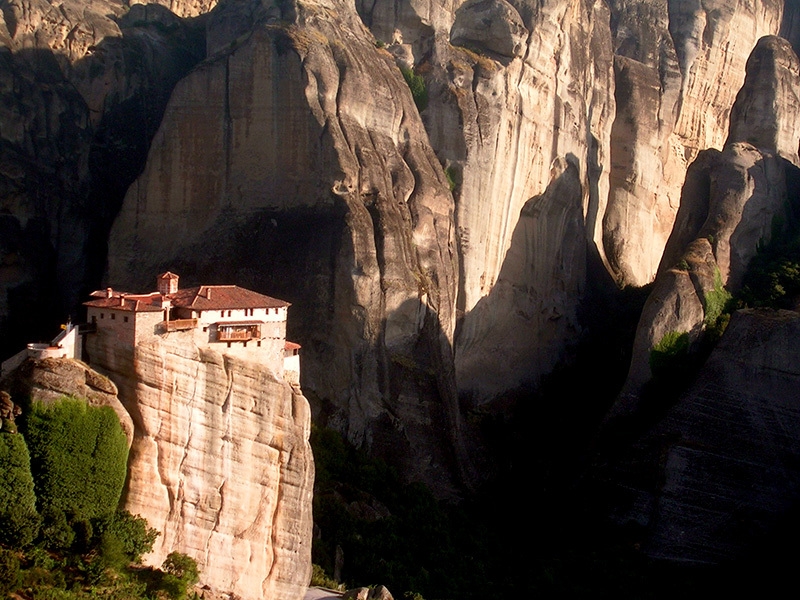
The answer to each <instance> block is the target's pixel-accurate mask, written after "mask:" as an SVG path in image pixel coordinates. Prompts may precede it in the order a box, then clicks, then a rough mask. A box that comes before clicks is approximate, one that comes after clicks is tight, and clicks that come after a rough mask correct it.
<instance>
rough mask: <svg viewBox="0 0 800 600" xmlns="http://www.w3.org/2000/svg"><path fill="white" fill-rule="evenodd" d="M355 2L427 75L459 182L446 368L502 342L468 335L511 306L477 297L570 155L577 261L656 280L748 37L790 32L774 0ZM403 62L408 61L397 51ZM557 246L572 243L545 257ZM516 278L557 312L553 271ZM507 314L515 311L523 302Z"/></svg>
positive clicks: (628, 280)
mask: <svg viewBox="0 0 800 600" xmlns="http://www.w3.org/2000/svg"><path fill="white" fill-rule="evenodd" d="M357 8H358V9H359V12H360V14H361V15H362V17H363V19H364V22H365V23H366V24H367V25H368V26H369V27H370V29H371V31H372V32H373V33H374V34H375V36H376V38H378V39H380V40H382V41H384V42H386V43H387V44H389V46H388V48H389V49H390V51H393V52H394V51H395V49H399V48H400V47H407V48H410V50H411V52H412V54H413V57H412V58H413V60H414V61H415V63H416V69H417V71H418V72H419V73H422V74H423V75H424V77H425V79H426V82H427V85H428V92H429V97H430V100H429V102H428V105H427V108H425V110H423V111H422V113H421V114H422V117H423V120H424V122H425V125H426V129H427V131H428V134H429V136H430V139H431V143H432V145H433V148H434V150H435V151H436V153H437V156H438V157H439V159H440V161H441V162H442V164H443V165H445V167H446V168H447V172H448V176H449V178H450V180H451V181H453V183H454V184H455V191H454V194H455V199H456V212H455V215H456V225H457V228H458V242H459V250H460V254H461V265H460V269H461V278H460V280H459V292H458V299H457V307H458V309H459V311H463V314H464V326H463V327H461V328H460V329H459V331H460V332H463V333H464V335H466V336H468V338H465V339H464V340H463V341H462V342H458V343H457V349H456V363H457V365H458V364H459V361H460V359H459V356H458V354H459V352H460V350H459V347H469V348H470V353H471V352H474V351H477V352H478V353H479V354H480V353H485V354H486V355H491V354H492V353H493V352H494V350H493V348H494V349H495V350H496V349H497V347H496V345H495V346H493V345H492V344H493V342H492V341H491V340H490V339H489V338H487V339H486V341H485V347H483V348H480V346H481V343H482V342H481V341H480V340H479V338H477V337H476V332H478V331H481V330H482V329H486V328H488V327H486V326H485V323H484V325H481V324H479V323H480V322H483V321H485V322H486V323H488V322H491V323H494V324H495V325H497V324H498V323H499V322H504V321H507V322H506V323H505V324H506V325H509V326H510V325H511V323H512V322H513V320H514V317H513V316H508V315H515V314H517V313H516V312H515V310H505V311H504V313H503V314H497V315H492V316H491V317H489V320H488V321H487V320H486V318H487V315H488V313H487V311H486V308H485V305H482V304H481V298H484V297H488V296H490V295H491V293H492V291H493V289H494V287H495V286H496V285H497V284H498V281H499V278H500V273H501V272H502V270H503V269H505V268H506V267H505V261H506V260H507V254H513V253H511V251H510V248H511V246H512V240H513V234H514V232H515V231H516V230H517V225H518V223H520V219H521V218H522V217H521V215H522V213H523V210H522V209H523V206H524V205H525V203H526V202H528V201H529V200H530V199H531V198H533V197H535V196H537V195H539V194H542V193H543V192H544V190H545V189H546V188H547V186H548V185H549V184H550V182H551V180H552V179H551V174H550V171H551V167H552V166H553V165H554V164H556V163H557V162H558V161H560V160H563V159H566V158H567V157H570V156H571V157H572V160H574V162H575V163H576V165H577V166H578V171H579V179H580V183H581V186H582V191H581V194H582V211H583V227H584V230H585V237H586V238H587V239H588V241H589V244H590V253H589V254H588V256H590V257H592V258H597V259H599V261H600V262H602V263H603V264H604V265H605V268H606V269H607V270H608V271H609V272H610V274H611V275H612V277H613V278H614V279H615V280H616V281H617V283H618V284H619V285H642V284H645V283H648V282H650V281H652V280H653V278H654V277H655V274H656V271H657V268H658V265H659V263H660V260H661V256H662V253H663V251H664V248H665V245H666V242H667V239H668V237H669V234H670V232H671V231H672V225H673V222H674V220H675V217H676V214H677V210H678V206H679V204H680V195H681V189H682V185H683V182H684V178H685V175H686V170H687V168H688V165H689V164H691V162H692V161H693V160H694V159H695V157H696V156H697V154H698V152H699V151H700V150H702V149H705V148H714V147H715V148H719V149H721V148H722V146H723V144H724V142H725V140H726V135H727V131H728V115H729V113H730V109H731V106H732V104H733V102H734V99H735V97H736V94H737V92H738V91H739V89H740V88H741V87H742V84H743V81H744V76H745V62H746V60H747V58H748V56H749V54H750V52H751V50H752V49H753V47H754V46H755V45H756V42H757V40H758V39H759V38H760V37H761V36H763V35H766V34H775V33H777V32H778V31H779V30H780V29H781V27H782V26H783V28H784V29H787V28H788V27H789V25H788V24H787V23H788V22H787V21H786V20H785V19H783V17H784V7H783V2H781V1H778V0H775V1H772V2H767V3H764V2H737V3H734V4H731V3H724V2H703V3H700V2H681V1H669V2H668V1H666V0H664V1H659V2H637V1H624V0H619V1H612V2H608V3H606V2H584V3H562V2H556V1H551V2H538V3H531V2H503V1H500V0H497V1H488V0H487V1H482V2H465V3H460V4H459V5H458V6H454V7H452V8H453V9H454V10H452V11H451V13H450V14H451V15H452V16H451V17H450V18H446V17H445V16H443V14H445V13H447V9H448V8H450V7H449V5H445V4H442V3H411V4H408V3H400V2H381V1H377V2H373V3H366V2H362V3H358V4H357ZM501 32H502V33H501ZM501 38H502V40H503V43H500V39H501ZM397 54H398V56H399V55H400V54H399V52H397ZM402 60H403V64H406V63H407V61H408V54H407V53H405V54H403V59H402ZM562 250H563V251H564V252H565V253H569V250H568V249H562V248H551V249H550V252H553V253H558V252H562ZM511 260H516V258H515V257H514V256H511ZM534 263H535V260H534V259H532V258H531V259H529V264H534ZM524 277H535V278H536V280H537V281H538V285H540V286H543V287H539V288H537V290H536V294H537V295H538V296H539V297H540V298H541V299H542V300H541V301H542V302H543V304H545V305H547V306H548V310H556V311H557V310H558V306H559V302H560V301H559V299H558V297H557V295H554V294H552V290H555V289H556V288H557V286H558V279H559V276H555V277H553V278H551V279H550V280H549V281H548V282H547V283H546V284H545V283H544V282H543V280H542V278H541V274H537V275H535V276H532V275H525V276H524ZM506 281H507V282H508V279H506ZM517 283H518V284H519V285H520V286H522V285H523V284H524V279H523V280H520V281H519V282H517ZM548 294H551V295H550V296H548ZM476 307H480V309H479V310H478V311H477V313H476V314H471V311H474V310H475V309H476ZM514 308H515V309H517V310H518V311H519V313H525V312H526V308H525V302H524V301H523V302H522V304H520V305H518V306H517V305H514ZM544 313H547V310H545V311H544ZM459 314H462V313H461V312H459ZM507 316H508V317H507ZM545 318H546V317H542V318H541V319H545ZM536 321H537V323H540V322H541V321H540V320H536ZM538 327H539V325H538V324H531V329H530V333H531V335H530V336H529V342H528V344H529V348H527V349H526V350H525V352H528V353H529V355H534V354H536V353H537V352H542V351H543V349H542V348H539V347H537V345H538V343H539V341H538V338H537V336H536V335H535V334H534V333H533V332H535V331H536V330H537V328H538ZM573 333H574V332H573ZM459 344H460V346H459ZM545 345H546V346H547V347H548V351H547V355H548V356H549V357H552V358H551V359H548V360H546V361H545V363H548V364H552V362H553V361H554V362H557V361H558V360H559V359H562V358H563V357H564V356H565V350H566V348H567V347H568V345H569V343H568V341H567V340H566V339H563V340H562V341H561V343H560V344H558V343H552V341H549V342H547V343H546V344H545ZM464 359H465V360H464V361H462V364H467V363H470V361H472V357H467V356H465V357H464ZM514 360H516V359H515V358H512V359H511V360H510V361H509V364H511V363H513V362H514ZM548 368H549V367H548V366H546V365H545V364H539V363H535V364H530V365H529V366H528V367H524V366H522V365H521V364H520V367H519V369H515V373H514V375H513V376H512V377H509V378H507V383H506V384H505V385H503V384H499V385H492V386H484V388H483V390H484V391H483V392H482V393H481V394H479V395H480V396H481V398H482V400H481V401H484V402H485V401H488V400H490V399H491V398H492V397H494V396H497V394H502V393H503V391H504V389H505V390H509V389H513V388H514V387H515V385H516V384H517V383H518V382H519V381H521V380H525V379H526V378H527V381H536V379H537V377H538V375H539V374H540V373H542V372H546V371H547V369H548ZM457 372H458V377H457V381H458V387H459V391H460V392H461V393H462V394H463V393H466V394H470V395H474V392H475V376H474V375H473V374H472V373H467V370H466V369H462V368H460V367H457ZM489 378H491V376H490V377H489ZM496 379H502V378H500V377H497V378H496ZM490 387H491V391H490V389H489V388H490Z"/></svg>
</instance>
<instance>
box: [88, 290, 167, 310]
mask: <svg viewBox="0 0 800 600" xmlns="http://www.w3.org/2000/svg"><path fill="white" fill-rule="evenodd" d="M103 293H104V294H105V292H103ZM96 294H97V292H95V293H93V294H92V296H96ZM156 300H159V301H160V300H161V297H160V295H158V294H155V295H150V296H145V295H141V296H139V295H136V296H135V295H129V296H123V295H121V294H114V296H113V297H111V298H105V297H104V298H99V299H97V300H89V302H84V303H83V305H84V306H92V307H94V308H108V309H112V310H127V311H130V312H161V311H163V310H164V308H163V307H162V306H160V302H159V303H156Z"/></svg>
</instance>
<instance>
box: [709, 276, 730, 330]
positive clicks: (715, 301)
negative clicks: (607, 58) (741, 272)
mask: <svg viewBox="0 0 800 600" xmlns="http://www.w3.org/2000/svg"><path fill="white" fill-rule="evenodd" d="M730 300H731V294H730V292H728V290H726V289H725V288H724V287H723V285H722V276H721V275H720V272H719V269H718V268H715V269H714V289H713V290H712V291H710V292H708V293H706V294H704V295H703V310H704V311H705V320H704V321H705V324H706V327H714V326H715V325H716V323H717V320H718V319H719V318H720V316H721V315H722V313H723V312H724V311H725V310H726V308H727V305H728V302H730Z"/></svg>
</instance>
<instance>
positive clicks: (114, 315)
mask: <svg viewBox="0 0 800 600" xmlns="http://www.w3.org/2000/svg"><path fill="white" fill-rule="evenodd" d="M116 318H117V313H111V320H112V321H114V320H115V319H116Z"/></svg>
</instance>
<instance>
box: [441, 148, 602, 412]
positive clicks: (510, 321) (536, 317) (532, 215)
mask: <svg viewBox="0 0 800 600" xmlns="http://www.w3.org/2000/svg"><path fill="white" fill-rule="evenodd" d="M582 198H583V194H582V188H581V179H580V172H579V170H578V166H577V165H576V164H575V163H574V162H573V163H570V162H568V161H566V160H561V161H557V162H556V164H555V165H554V167H553V182H552V183H551V184H550V186H548V188H547V190H546V191H545V193H544V194H542V195H541V196H536V197H534V198H531V200H529V201H528V202H527V203H526V204H525V206H524V207H523V209H522V213H521V215H520V219H519V221H518V222H517V225H516V229H515V231H514V238H513V240H512V242H511V247H510V248H509V250H508V253H507V254H506V260H505V263H504V264H503V269H502V270H501V271H500V276H499V277H498V280H497V283H496V285H495V286H494V288H493V289H492V291H491V292H490V293H489V295H488V296H486V297H485V298H482V299H481V300H480V301H479V302H478V304H477V305H476V306H475V308H474V309H473V310H472V311H471V312H470V314H469V315H468V316H467V318H465V319H464V321H463V323H462V326H461V327H462V328H461V330H460V332H459V336H458V342H457V344H456V358H457V361H456V367H457V369H458V371H457V373H458V381H459V386H460V387H461V390H462V392H465V393H464V395H465V396H467V398H469V400H471V403H470V404H472V406H473V407H475V408H477V407H480V406H481V405H482V404H485V399H487V398H490V399H491V398H494V397H495V396H496V395H497V393H498V391H504V390H507V389H509V388H510V387H514V385H515V384H516V385H520V384H522V383H528V384H530V383H538V379H539V378H540V377H541V376H542V375H544V374H547V373H549V372H550V370H552V368H553V367H554V366H555V365H556V364H557V362H558V360H559V357H560V356H561V355H562V351H563V346H564V343H565V340H575V339H577V338H578V337H579V332H580V325H579V323H578V316H577V310H578V306H579V304H580V300H581V298H582V296H583V291H584V290H583V288H584V285H585V281H586V273H585V269H586V256H585V254H586V248H587V244H586V238H585V235H586V234H585V230H584V227H583V211H582ZM545 248H552V249H554V251H553V252H547V251H545ZM531 338H534V339H535V340H536V343H535V344H532V343H531Z"/></svg>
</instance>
